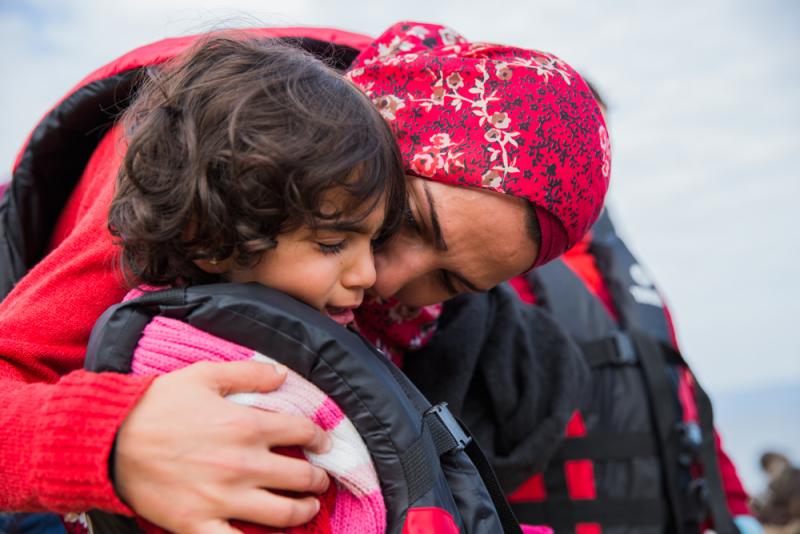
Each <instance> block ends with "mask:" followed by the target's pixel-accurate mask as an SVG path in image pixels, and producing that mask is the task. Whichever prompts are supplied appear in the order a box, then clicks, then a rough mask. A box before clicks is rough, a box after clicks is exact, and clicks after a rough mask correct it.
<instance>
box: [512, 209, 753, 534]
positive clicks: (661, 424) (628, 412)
mask: <svg viewBox="0 0 800 534" xmlns="http://www.w3.org/2000/svg"><path fill="white" fill-rule="evenodd" d="M512 285H513V286H514V287H515V288H516V289H517V291H518V293H519V294H520V296H521V297H522V298H523V299H524V300H526V301H528V302H533V301H535V302H536V303H537V304H539V305H542V306H544V307H546V308H547V309H549V310H550V311H551V312H552V313H553V314H554V315H555V316H556V318H557V319H559V321H560V322H561V323H562V324H563V325H564V326H565V327H566V328H567V330H568V331H569V332H570V334H571V335H572V336H573V338H574V339H575V340H576V341H577V342H578V343H579V345H580V346H581V348H582V350H583V352H584V356H585V357H586V359H587V362H588V363H589V365H590V367H591V368H592V381H593V384H592V388H591V391H590V392H588V394H587V396H586V399H585V401H584V403H583V406H582V408H581V410H580V411H579V412H576V414H575V415H574V416H573V418H572V420H571V421H570V423H569V425H568V428H567V430H566V439H565V442H564V444H563V445H562V447H561V449H560V451H559V452H558V453H557V454H556V457H555V459H554V461H553V462H551V465H550V467H549V468H548V469H547V470H546V472H544V473H542V474H539V475H537V476H535V477H533V478H531V479H530V480H529V481H528V482H526V483H525V484H523V485H522V486H521V487H520V488H518V489H517V490H516V491H515V492H514V493H513V494H512V495H511V496H510V500H511V501H512V503H513V507H514V510H515V513H516V514H517V515H518V517H519V518H520V520H521V521H523V522H535V523H537V524H548V525H550V526H552V527H554V528H555V531H556V532H557V533H560V532H564V533H566V532H570V533H572V532H575V533H576V534H599V533H600V532H605V533H606V534H614V533H622V532H625V533H629V532H634V533H642V534H645V533H653V534H656V533H661V532H680V533H687V534H688V533H694V532H698V531H700V529H701V528H702V525H703V524H704V522H706V520H708V519H711V520H713V523H714V525H715V529H716V531H717V532H726V533H727V532H730V533H736V532H738V530H736V527H735V526H734V524H733V522H732V519H731V511H733V512H734V513H737V514H739V513H746V506H745V507H744V510H742V507H743V506H744V505H743V503H734V504H733V505H731V506H729V505H728V504H727V503H726V496H727V495H728V494H729V493H733V494H734V495H742V496H744V492H743V490H742V488H741V483H740V482H739V481H738V478H736V477H735V473H733V475H734V476H733V479H734V480H733V481H732V482H730V483H728V485H727V487H726V485H725V484H724V483H723V477H722V476H721V473H720V462H719V458H718V456H717V449H718V438H717V436H716V434H715V432H714V429H713V423H712V414H711V406H710V402H709V401H708V397H707V396H706V395H705V393H704V392H703V390H702V388H701V387H700V385H699V384H698V383H697V381H696V379H695V378H694V376H693V375H692V374H691V371H690V370H689V367H688V366H687V365H686V362H685V361H684V360H683V358H682V357H681V355H680V352H679V351H678V349H677V343H676V340H675V336H674V331H673V329H672V324H671V320H670V317H669V313H668V311H667V308H666V306H665V305H664V303H663V301H662V299H661V297H660V295H659V294H658V292H657V290H656V288H655V286H654V285H653V283H652V282H651V281H650V280H649V278H648V276H647V275H646V273H645V272H644V271H643V269H642V268H641V267H640V266H639V264H638V262H637V261H636V259H635V258H634V257H633V255H632V254H631V252H630V251H629V250H628V249H627V247H625V244H624V243H623V242H622V241H621V240H620V238H619V237H618V236H617V234H616V232H615V231H614V227H613V225H612V224H611V221H610V219H609V218H608V214H607V213H604V214H603V215H602V216H601V218H600V220H599V221H598V222H597V224H596V225H595V227H594V228H593V230H592V233H591V235H590V237H589V236H587V239H585V240H584V242H582V243H580V244H578V245H577V246H576V247H575V249H574V250H572V251H570V252H568V253H567V254H566V255H565V256H564V258H563V259H559V260H556V261H554V262H552V263H551V264H549V265H546V266H544V267H542V268H540V269H537V270H536V271H534V272H533V273H531V274H529V275H528V276H526V277H520V278H517V279H515V280H514V281H512ZM725 462H727V464H726V463H725ZM728 466H730V467H732V466H731V465H730V463H729V461H728V460H727V458H726V457H725V458H723V467H726V468H727V467H728ZM725 474H726V476H727V479H730V478H731V477H730V475H731V473H730V472H728V470H727V469H726V473H725ZM731 485H733V486H734V488H733V489H734V491H733V492H730V491H726V490H727V489H729V487H730V486H731Z"/></svg>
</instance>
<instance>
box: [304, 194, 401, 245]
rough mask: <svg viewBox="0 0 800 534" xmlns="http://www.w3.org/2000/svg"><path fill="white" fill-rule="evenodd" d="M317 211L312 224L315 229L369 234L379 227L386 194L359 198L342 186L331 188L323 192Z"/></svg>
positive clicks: (381, 221) (383, 211) (383, 212)
mask: <svg viewBox="0 0 800 534" xmlns="http://www.w3.org/2000/svg"><path fill="white" fill-rule="evenodd" d="M319 212H320V213H321V214H322V217H319V218H316V219H315V220H314V222H313V226H314V228H315V229H317V230H334V231H342V232H357V233H365V234H371V233H374V232H375V231H376V230H377V229H378V228H380V227H381V225H382V224H383V221H384V217H385V215H386V195H384V194H380V195H376V196H375V197H374V198H369V199H364V198H359V197H357V196H355V195H353V194H351V193H350V192H348V191H347V190H346V189H345V188H343V187H337V188H333V189H331V190H329V191H326V192H325V194H323V202H322V203H321V205H320V208H319Z"/></svg>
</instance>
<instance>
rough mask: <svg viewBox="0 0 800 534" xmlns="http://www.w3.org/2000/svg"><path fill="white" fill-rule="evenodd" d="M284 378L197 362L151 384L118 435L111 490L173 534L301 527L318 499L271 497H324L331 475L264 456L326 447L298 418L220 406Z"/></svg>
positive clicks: (280, 373)
mask: <svg viewBox="0 0 800 534" xmlns="http://www.w3.org/2000/svg"><path fill="white" fill-rule="evenodd" d="M285 377H286V372H285V370H280V369H276V368H275V367H273V366H272V365H268V364H263V363H257V362H250V361H245V362H227V363H207V362H203V363H196V364H194V365H191V366H189V367H186V368H184V369H182V370H180V371H176V372H173V373H170V374H167V375H163V376H160V377H159V378H157V379H156V380H154V381H153V384H152V385H151V386H150V388H149V389H148V390H147V392H146V393H145V395H144V396H143V397H142V399H141V401H140V402H139V403H138V404H137V405H136V406H135V407H134V409H133V410H132V411H131V412H130V414H128V417H127V418H126V419H125V421H124V422H123V424H122V426H121V427H120V430H119V433H118V436H117V450H116V457H115V462H114V466H115V479H116V489H117V492H118V493H119V495H120V497H121V498H122V499H123V500H124V501H125V503H126V504H128V505H129V506H130V507H131V508H133V510H134V511H135V512H136V513H138V514H139V515H141V516H142V517H144V518H145V519H147V520H149V521H151V522H153V523H155V524H157V525H159V526H161V527H163V528H166V529H168V530H170V531H174V532H189V533H212V532H213V533H218V532H219V533H223V532H224V533H227V532H238V530H236V529H234V528H233V527H231V526H230V525H229V524H228V519H240V520H244V521H249V522H252V523H258V524H262V525H266V526H272V527H287V526H295V525H300V524H303V523H306V522H307V521H309V520H310V519H311V518H312V517H313V516H314V515H315V514H316V513H317V511H318V510H319V501H318V500H317V499H315V498H314V497H303V498H290V497H284V496H281V495H277V494H275V493H272V492H271V491H270V489H280V490H292V491H299V492H312V493H322V492H324V491H325V490H326V489H327V487H328V483H329V481H328V476H327V474H326V473H325V471H323V470H322V469H319V468H317V467H314V466H312V465H311V464H309V463H308V462H306V461H304V460H299V459H296V458H289V457H286V456H282V455H279V454H274V453H272V452H271V451H270V449H271V448H272V447H277V446H300V447H303V448H306V449H309V450H311V451H314V452H317V453H319V452H324V451H326V450H327V449H328V448H329V447H330V441H329V438H328V436H327V435H326V434H325V433H324V432H323V431H322V430H321V429H320V428H319V427H317V426H316V425H315V424H314V423H312V422H311V421H310V420H308V419H305V418H303V417H297V416H291V415H283V414H277V413H270V412H264V411H260V410H255V409H253V408H248V407H245V406H240V405H237V404H234V403H233V402H230V401H228V400H225V399H224V398H223V397H224V396H225V395H227V394H230V393H238V392H267V391H272V390H274V389H276V388H277V387H278V386H280V384H281V383H283V380H284V379H285Z"/></svg>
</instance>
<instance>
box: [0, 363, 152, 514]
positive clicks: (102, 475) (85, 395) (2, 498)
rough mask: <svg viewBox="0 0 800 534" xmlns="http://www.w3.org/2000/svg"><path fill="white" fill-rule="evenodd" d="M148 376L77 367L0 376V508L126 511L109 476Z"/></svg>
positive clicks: (148, 382)
mask: <svg viewBox="0 0 800 534" xmlns="http://www.w3.org/2000/svg"><path fill="white" fill-rule="evenodd" d="M151 381H152V378H144V377H132V376H124V375H119V374H116V373H102V374H94V373H88V372H85V371H76V372H73V373H70V374H69V375H67V376H65V377H63V378H62V379H61V380H59V382H58V383H56V384H41V383H38V384H37V383H34V384H23V383H20V382H19V381H16V380H12V379H2V380H0V406H2V409H0V480H2V482H0V509H2V510H26V511H35V510H50V511H54V512H62V513H63V512H74V511H83V510H88V509H91V508H100V509H103V510H109V511H112V512H117V513H123V514H130V513H131V512H130V510H129V509H128V508H127V506H125V505H124V504H123V503H122V502H121V501H120V500H119V499H118V498H117V496H116V494H115V492H114V489H113V487H112V486H111V482H110V481H109V477H108V455H109V453H110V451H111V445H112V443H113V441H114V436H115V434H116V431H117V429H118V428H119V426H120V424H121V423H122V420H123V419H124V418H125V416H126V415H127V414H128V412H129V410H130V409H131V408H132V407H133V405H134V404H135V403H136V401H137V400H138V399H139V398H140V396H141V395H142V393H143V392H144V390H145V389H146V388H147V387H148V386H149V385H150V382H151Z"/></svg>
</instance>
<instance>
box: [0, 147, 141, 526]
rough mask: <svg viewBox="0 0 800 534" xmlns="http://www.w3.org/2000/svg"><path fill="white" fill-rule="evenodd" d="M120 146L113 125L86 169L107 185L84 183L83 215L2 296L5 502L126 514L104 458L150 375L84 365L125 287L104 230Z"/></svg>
mask: <svg viewBox="0 0 800 534" xmlns="http://www.w3.org/2000/svg"><path fill="white" fill-rule="evenodd" d="M118 155H119V154H118V152H117V150H116V136H115V132H113V131H112V133H110V134H109V135H107V136H106V138H105V139H104V140H103V141H102V142H101V143H100V146H98V148H97V150H96V152H95V154H94V156H93V157H92V159H91V161H90V162H89V165H88V167H87V169H86V172H85V174H84V178H83V180H85V181H90V182H93V183H98V184H105V186H104V187H99V188H97V189H94V188H91V187H90V188H88V189H86V191H88V190H90V189H91V190H92V191H93V194H94V195H96V196H95V197H94V198H93V199H92V202H91V203H88V204H87V208H86V209H85V210H84V212H83V213H84V217H83V218H82V219H80V220H74V221H73V222H72V224H71V226H72V229H73V230H72V232H70V233H69V234H68V235H65V236H64V238H63V240H62V241H61V242H59V243H57V246H55V248H54V250H53V252H52V253H51V254H50V255H48V256H47V257H46V258H45V259H44V260H42V262H41V263H39V264H38V265H37V266H36V267H34V268H33V269H32V270H31V272H30V273H29V275H28V276H26V277H25V278H24V279H23V280H21V281H20V282H19V284H17V286H16V287H15V288H14V289H13V291H12V292H11V293H10V294H9V296H8V297H7V298H6V299H5V300H4V301H3V302H2V303H0V354H2V355H3V357H2V359H0V406H3V409H2V411H0V473H1V474H2V475H0V476H2V477H3V478H2V480H1V481H0V509H5V510H45V509H46V510H52V511H56V512H70V511H75V510H85V509H88V508H101V509H105V510H109V511H112V512H117V513H124V514H130V510H129V509H128V508H127V507H126V506H125V505H124V504H123V503H122V502H120V501H119V499H118V498H117V497H116V495H115V493H114V490H113V488H112V486H111V483H110V482H109V480H108V466H107V459H108V454H109V451H110V449H111V444H112V442H113V439H114V435H115V433H116V429H117V428H119V425H120V423H121V422H122V420H123V419H124V417H125V416H126V415H127V413H128V411H129V410H130V409H131V407H132V406H133V405H134V404H135V403H136V401H137V400H138V399H139V397H140V396H141V395H142V394H143V392H144V391H145V389H146V388H147V387H148V386H149V384H150V382H151V380H152V379H151V378H144V377H132V376H122V375H117V374H113V373H103V374H92V373H86V372H84V371H81V370H80V369H81V368H82V366H83V354H84V347H85V345H86V342H87V340H88V336H89V331H90V329H91V326H92V324H93V323H94V321H95V320H96V318H97V317H98V316H99V315H100V314H101V313H102V312H103V311H104V309H105V308H107V307H108V306H109V305H111V304H113V303H114V302H115V301H119V300H120V299H121V298H122V296H123V295H124V293H125V288H124V287H123V286H122V285H121V284H120V282H119V280H118V279H117V278H116V277H115V276H114V275H113V274H112V272H113V271H112V270H111V269H109V268H108V266H109V264H110V261H111V259H112V252H111V251H112V247H111V240H110V236H109V235H108V233H107V231H106V230H105V218H106V213H107V209H108V203H109V201H110V199H111V194H112V186H113V181H114V176H115V175H116V168H117V164H118ZM89 204H91V206H90V207H88V206H89ZM87 295H92V298H86V296H87Z"/></svg>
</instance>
